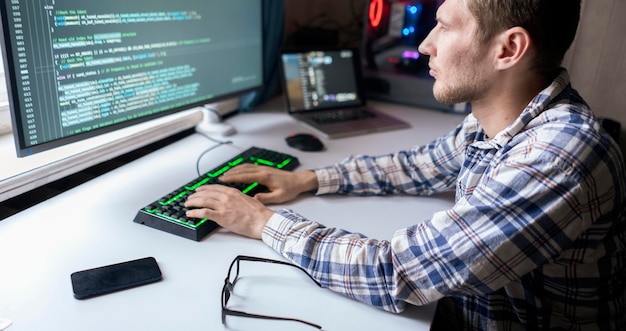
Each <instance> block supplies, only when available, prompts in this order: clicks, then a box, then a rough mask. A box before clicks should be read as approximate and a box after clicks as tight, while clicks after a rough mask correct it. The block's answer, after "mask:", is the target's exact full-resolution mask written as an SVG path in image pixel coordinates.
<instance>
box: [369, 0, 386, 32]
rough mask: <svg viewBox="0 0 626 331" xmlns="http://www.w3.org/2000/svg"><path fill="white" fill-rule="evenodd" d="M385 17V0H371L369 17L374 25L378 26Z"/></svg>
mask: <svg viewBox="0 0 626 331" xmlns="http://www.w3.org/2000/svg"><path fill="white" fill-rule="evenodd" d="M382 18H383V0H372V1H370V11H369V19H370V24H371V25H372V27H374V28H377V27H378V26H379V25H380V21H381V20H382Z"/></svg>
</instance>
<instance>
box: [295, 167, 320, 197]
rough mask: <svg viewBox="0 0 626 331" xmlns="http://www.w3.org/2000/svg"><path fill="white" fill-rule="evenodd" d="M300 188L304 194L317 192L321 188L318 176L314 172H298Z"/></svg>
mask: <svg viewBox="0 0 626 331" xmlns="http://www.w3.org/2000/svg"><path fill="white" fill-rule="evenodd" d="M298 176H299V181H300V187H301V188H302V192H311V191H317V189H318V188H319V182H318V180H317V175H316V174H315V171H313V170H302V171H300V172H298Z"/></svg>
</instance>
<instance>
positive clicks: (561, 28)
mask: <svg viewBox="0 0 626 331" xmlns="http://www.w3.org/2000/svg"><path fill="white" fill-rule="evenodd" d="M465 1H466V3H467V7H468V8H469V9H470V11H471V13H472V15H473V16H474V18H476V21H477V23H478V31H477V33H478V40H479V41H480V42H481V43H482V44H487V43H488V42H489V41H490V40H491V39H492V38H493V37H495V36H496V35H497V34H498V33H500V32H502V31H504V30H507V29H509V28H512V27H515V26H519V27H522V28H524V29H525V30H526V31H528V33H529V35H530V37H531V39H532V41H533V43H534V51H535V54H534V57H535V58H534V61H533V70H535V71H536V72H538V73H540V74H550V73H553V72H554V71H555V70H557V69H558V67H559V66H560V65H561V62H562V61H563V57H564V56H565V52H567V50H568V49H569V47H570V45H571V44H572V42H573V41H574V36H575V35H576V29H577V28H578V21H579V19H580V3H581V0H465Z"/></svg>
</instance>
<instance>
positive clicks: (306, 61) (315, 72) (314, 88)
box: [281, 48, 365, 112]
mask: <svg viewBox="0 0 626 331" xmlns="http://www.w3.org/2000/svg"><path fill="white" fill-rule="evenodd" d="M281 70H282V80H283V83H284V84H283V85H284V86H285V91H284V93H285V95H286V96H287V99H286V100H287V108H288V110H289V111H290V112H300V111H307V110H315V109H325V108H333V107H337V106H338V105H339V104H341V105H342V106H346V107H348V106H360V105H363V104H365V100H364V99H363V98H362V97H363V96H362V95H361V93H360V92H361V91H360V88H359V83H360V71H361V64H360V61H359V58H358V51H357V50H355V49H350V48H346V49H332V50H331V49H328V50H321V49H320V50H315V49H311V50H302V51H289V50H286V51H283V53H282V54H281Z"/></svg>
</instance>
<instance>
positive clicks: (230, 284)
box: [222, 255, 322, 330]
mask: <svg viewBox="0 0 626 331" xmlns="http://www.w3.org/2000/svg"><path fill="white" fill-rule="evenodd" d="M240 261H252V262H265V263H274V264H282V265H286V266H290V267H294V268H297V269H300V270H302V271H303V272H304V273H305V274H306V275H307V276H308V277H309V278H311V280H313V281H314V282H315V284H317V286H319V287H322V284H320V283H319V282H318V281H316V280H315V279H314V278H313V277H311V275H309V273H308V272H306V270H304V269H303V268H302V267H300V266H297V265H294V264H291V263H287V262H283V261H277V260H270V259H264V258H260V257H254V256H245V255H238V256H237V257H236V258H235V259H234V260H233V262H232V263H231V264H230V267H229V268H228V275H227V276H226V279H224V287H223V288H222V324H226V316H227V315H231V316H240V317H250V318H259V319H268V320H279V321H292V322H299V323H303V324H306V325H310V326H312V327H314V328H318V329H320V330H321V329H322V327H321V326H319V325H317V324H314V323H311V322H307V321H303V320H300V319H297V318H289V317H276V316H268V315H258V314H250V313H246V312H243V311H239V310H232V309H228V308H226V305H227V304H228V300H229V299H230V296H231V294H232V292H233V288H234V287H235V284H236V283H237V280H238V279H239V264H240ZM233 266H237V269H236V270H235V277H234V278H233V277H231V275H232V271H233Z"/></svg>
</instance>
